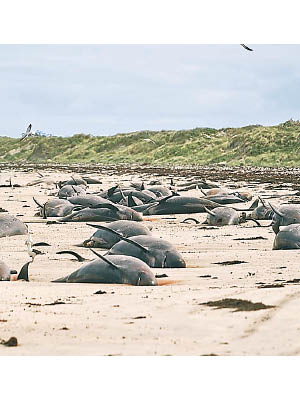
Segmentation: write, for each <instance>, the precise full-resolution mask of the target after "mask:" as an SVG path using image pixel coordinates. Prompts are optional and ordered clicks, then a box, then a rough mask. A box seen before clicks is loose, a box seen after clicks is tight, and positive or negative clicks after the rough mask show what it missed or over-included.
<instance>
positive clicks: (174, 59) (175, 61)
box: [0, 43, 300, 137]
mask: <svg viewBox="0 0 300 400" xmlns="http://www.w3.org/2000/svg"><path fill="white" fill-rule="evenodd" d="M247 44H248V43H247ZM248 45H249V46H250V47H252V48H253V49H254V51H253V52H249V51H246V50H245V49H243V48H242V47H241V46H239V45H0V74H1V75H0V77H1V79H0V117H1V131H0V135H1V136H14V137H18V136H20V135H21V133H22V132H24V131H25V130H26V127H27V125H28V124H29V123H32V125H33V129H34V130H35V129H39V130H42V131H43V132H45V133H48V134H53V135H64V136H69V135H73V134H75V133H87V134H88V133H90V134H93V135H110V134H114V133H120V132H132V131H137V130H161V129H189V128H195V127H214V128H222V127H229V126H232V127H233V126H234V127H238V126H245V125H249V124H262V125H273V124H278V123H280V122H284V121H286V120H287V119H290V118H293V119H300V100H299V99H300V46H299V45H258V44H256V45H251V44H248Z"/></svg>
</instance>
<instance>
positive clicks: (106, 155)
mask: <svg viewBox="0 0 300 400" xmlns="http://www.w3.org/2000/svg"><path fill="white" fill-rule="evenodd" d="M146 138H151V139H152V140H153V141H154V142H155V143H156V144H155V145H154V144H153V143H151V142H146V141H144V140H142V139H146ZM26 161H27V162H31V163H32V162H33V163H34V162H37V163H38V162H57V163H68V162H70V163H71V162H72V163H74V162H77V163H80V162H82V163H87V162H91V163H113V164H118V163H127V162H130V163H136V164H152V165H170V164H172V165H186V164H189V165H193V164H200V165H207V164H216V163H226V164H227V165H232V166H233V165H253V166H277V167H278V166H288V167H292V166H297V165H299V164H300V123H299V122H297V121H292V120H290V121H287V122H284V123H282V124H279V125H276V126H261V125H251V126H245V127H242V128H224V129H219V130H217V129H211V128H196V129H191V130H181V131H159V132H152V131H141V132H133V133H128V134H117V135H114V136H91V135H84V134H79V135H74V136H72V137H65V138H64V137H32V138H28V139H26V140H23V141H22V142H20V140H19V139H12V138H8V137H0V162H26Z"/></svg>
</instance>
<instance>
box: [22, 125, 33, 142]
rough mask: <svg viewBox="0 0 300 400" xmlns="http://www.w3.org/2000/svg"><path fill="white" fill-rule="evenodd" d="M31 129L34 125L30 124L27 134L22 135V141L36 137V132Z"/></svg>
mask: <svg viewBox="0 0 300 400" xmlns="http://www.w3.org/2000/svg"><path fill="white" fill-rule="evenodd" d="M31 127H32V125H31V124H29V125H28V128H27V129H26V132H25V133H22V138H21V141H22V140H24V139H26V138H27V137H28V136H34V135H35V132H34V131H32V130H31Z"/></svg>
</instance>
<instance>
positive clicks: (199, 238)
mask: <svg viewBox="0 0 300 400" xmlns="http://www.w3.org/2000/svg"><path fill="white" fill-rule="evenodd" d="M41 172H43V171H41ZM43 173H44V174H45V176H47V178H49V180H50V181H51V179H53V180H57V179H62V178H65V177H69V175H68V174H65V173H60V172H53V171H51V172H50V171H44V172H43ZM9 176H12V178H13V182H14V183H19V184H21V185H25V184H26V183H28V182H31V181H33V180H35V179H38V176H37V174H36V173H35V172H17V171H13V172H11V171H10V172H9V171H2V172H1V177H2V178H4V177H9ZM94 176H95V174H94ZM142 177H143V176H141V174H140V175H139V176H133V175H130V174H127V175H124V174H122V176H118V175H117V174H116V175H111V176H109V175H106V176H101V177H100V178H101V179H102V180H103V185H90V186H89V192H93V191H95V190H96V189H97V188H100V187H101V188H103V187H104V188H107V187H109V186H111V185H112V184H113V183H115V182H120V180H121V181H122V182H123V183H125V184H126V183H129V182H131V181H132V180H134V181H138V180H140V179H141V178H142ZM50 178H51V179H50ZM144 178H145V181H146V182H147V181H149V178H151V177H150V176H149V175H147V176H144ZM156 178H157V177H156ZM2 180H3V179H2ZM162 180H163V181H164V182H167V180H166V179H165V178H162ZM216 181H217V179H216ZM229 183H230V182H222V186H228V184H229ZM237 186H240V187H244V188H245V187H246V182H240V184H239V185H237ZM252 186H254V187H252V188H251V191H252V192H253V194H257V193H264V194H267V193H270V194H272V193H281V194H282V193H292V192H293V191H292V190H291V188H290V189H289V188H288V187H285V190H281V191H279V190H271V189H266V185H265V184H257V185H252ZM51 192H52V193H55V192H56V189H55V186H54V185H53V184H51V182H49V184H39V185H37V186H22V187H20V188H13V189H12V188H0V207H3V208H5V209H7V210H8V211H9V212H10V213H11V214H13V215H18V214H21V216H20V217H19V218H20V219H21V220H23V221H24V222H27V223H28V224H29V227H30V231H31V232H32V237H33V241H34V243H35V242H41V241H45V242H48V243H50V244H51V247H42V248H41V247H39V249H40V250H43V251H44V252H45V253H46V254H44V255H39V256H37V257H36V258H35V261H34V263H33V264H31V265H30V271H29V273H30V282H23V281H17V282H1V283H0V284H1V291H0V298H1V306H0V338H2V339H8V338H9V337H11V336H16V337H17V338H18V342H19V346H18V347H5V346H0V354H1V355H212V354H214V355H297V354H298V353H299V352H300V339H299V334H300V318H299V317H298V311H299V309H300V290H299V286H298V285H297V284H293V283H287V284H284V287H276V288H274V287H273V288H259V286H261V285H262V283H264V284H274V283H275V284H280V283H281V282H282V281H287V280H293V279H295V278H300V270H299V269H300V268H299V267H300V265H299V251H297V250H290V251H272V244H273V239H274V233H273V231H272V229H271V228H270V227H256V226H254V224H253V223H252V222H248V223H247V224H245V225H243V226H226V227H220V228H217V229H202V227H201V226H199V225H194V224H191V225H189V224H182V223H180V222H181V221H183V220H184V218H185V217H187V215H176V216H169V217H171V218H172V219H166V217H168V216H155V217H153V218H152V217H151V218H149V217H145V220H146V221H145V222H144V224H145V225H146V226H148V227H151V228H152V233H153V234H154V235H156V236H159V237H162V238H164V239H167V240H169V241H171V242H172V243H174V244H175V245H176V247H177V249H178V250H179V251H180V252H181V253H182V254H183V255H184V258H185V260H186V263H187V266H188V268H186V269H178V270H176V269H166V270H162V269H156V270H155V273H166V274H167V275H168V278H161V279H159V281H160V282H161V283H163V282H168V284H166V285H160V286H158V287H133V286H127V285H103V284H59V283H51V282H50V281H51V280H53V279H56V278H59V277H62V276H64V275H66V274H68V273H70V272H72V271H74V270H75V269H77V268H79V266H81V265H83V264H82V263H79V262H77V261H73V260H71V258H72V257H71V256H68V255H57V254H56V252H57V251H59V250H74V251H77V252H79V253H80V254H81V255H83V256H84V257H86V258H90V259H92V258H93V255H92V253H91V252H90V251H89V250H88V249H83V248H78V247H75V246H74V245H75V244H77V243H79V242H82V241H83V240H84V239H87V238H88V237H89V236H90V235H91V233H93V232H94V229H93V228H91V227H88V226H86V224H85V223H67V224H64V225H46V224H45V221H44V220H42V219H41V218H39V217H34V214H35V212H36V206H35V204H34V202H33V200H32V196H35V197H36V198H38V199H39V200H40V201H41V202H43V201H46V199H47V198H49V193H51ZM182 195H198V196H199V193H198V192H197V191H196V190H191V191H189V192H184V193H182ZM280 201H282V199H281V200H280ZM273 203H274V204H278V203H279V201H278V200H274V201H273ZM248 204H250V203H248ZM25 205H29V206H30V207H24V206H25ZM240 207H241V208H242V206H240ZM190 216H191V215H190ZM192 216H193V217H196V218H197V219H199V220H201V221H204V219H205V215H204V214H193V215H192ZM267 223H268V222H267V221H264V222H263V224H264V225H267ZM257 236H263V237H264V238H266V240H264V239H258V240H252V241H251V240H250V241H249V240H248V241H247V240H234V239H237V238H249V237H257ZM25 240H26V236H14V237H6V238H0V246H1V252H0V258H1V259H2V260H3V261H5V262H6V263H7V264H8V265H9V266H10V267H11V268H15V269H17V270H19V269H20V268H21V266H22V265H23V264H24V263H25V262H26V261H28V260H29V256H28V254H27V248H26V246H25ZM101 253H102V254H104V253H105V251H103V252H102V251H101ZM229 260H241V261H245V262H246V263H243V264H238V265H217V264H214V263H216V262H222V261H229ZM205 276H206V277H205ZM99 290H102V291H105V292H106V293H104V294H94V293H95V292H96V291H99ZM224 298H233V299H243V300H250V301H252V302H262V303H264V304H265V305H272V306H275V307H273V308H268V309H263V310H258V311H239V312H234V311H233V310H232V309H228V308H222V309H215V308H213V307H208V306H206V305H203V304H201V303H204V302H208V301H216V300H221V299H224ZM55 301H61V302H64V303H65V304H56V305H46V304H49V303H53V302H55Z"/></svg>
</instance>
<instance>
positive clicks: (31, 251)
mask: <svg viewBox="0 0 300 400" xmlns="http://www.w3.org/2000/svg"><path fill="white" fill-rule="evenodd" d="M25 244H26V245H27V253H28V255H29V257H31V262H33V260H34V258H35V256H36V255H38V254H42V252H41V251H39V250H37V249H33V248H32V246H33V241H32V237H31V234H30V233H29V232H28V237H27V240H26V242H25Z"/></svg>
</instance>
